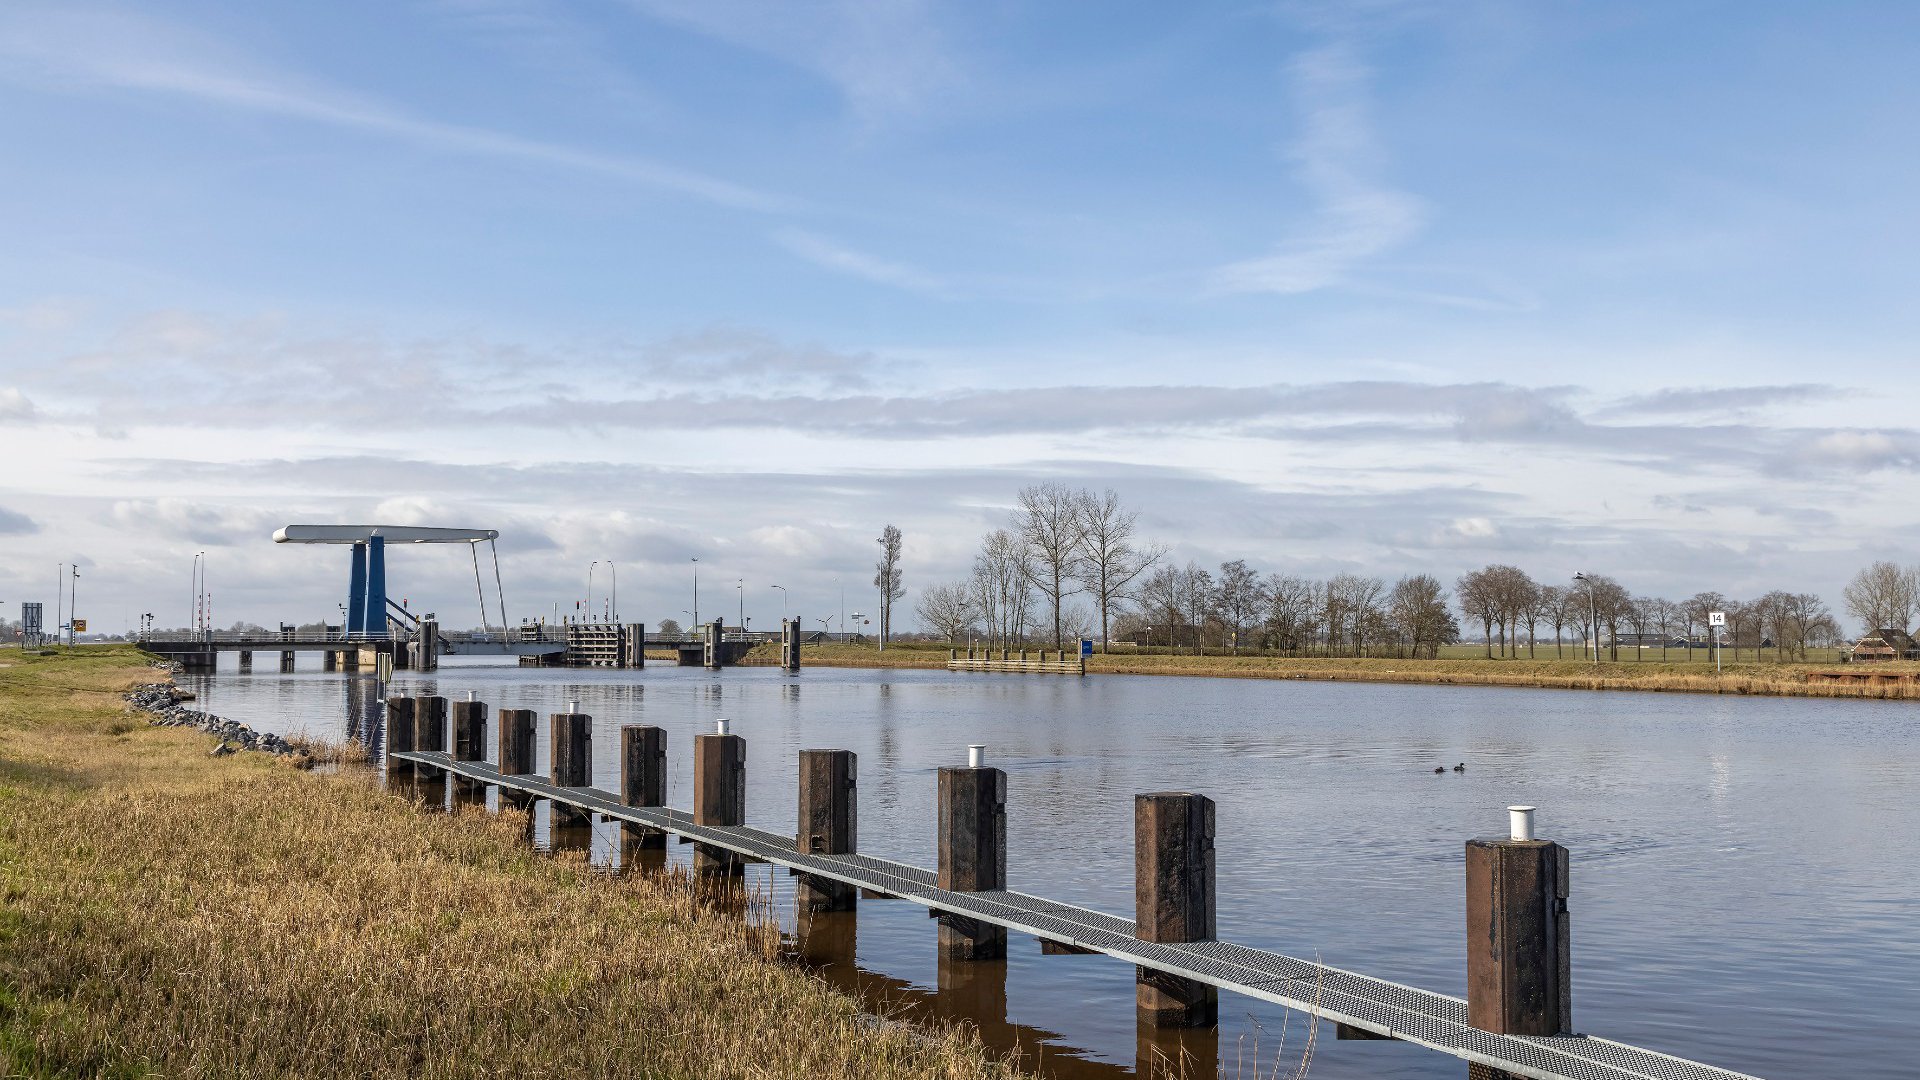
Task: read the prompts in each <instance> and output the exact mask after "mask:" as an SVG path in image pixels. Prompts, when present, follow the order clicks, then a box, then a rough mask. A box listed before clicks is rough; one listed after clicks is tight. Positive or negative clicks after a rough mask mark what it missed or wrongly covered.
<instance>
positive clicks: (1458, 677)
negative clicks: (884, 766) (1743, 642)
mask: <svg viewBox="0 0 1920 1080" xmlns="http://www.w3.org/2000/svg"><path fill="white" fill-rule="evenodd" d="M803 663H806V664H817V665H819V666H822V667H880V668H944V667H946V665H947V651H946V647H945V646H941V647H940V648H938V649H928V648H911V647H909V648H888V649H887V651H886V652H884V653H882V652H878V651H877V650H875V649H874V648H873V647H872V646H870V645H823V646H809V647H808V648H807V649H806V650H805V653H804V656H803ZM1834 670H1843V671H1845V670H1870V671H1872V672H1873V673H1876V674H1916V673H1920V663H1899V664H1873V665H1871V666H1870V667H1852V668H1850V667H1848V666H1845V665H1836V664H1776V663H1772V662H1768V663H1759V664H1755V663H1745V664H1727V665H1726V666H1725V669H1724V670H1723V671H1721V672H1719V673H1716V672H1715V671H1714V669H1713V666H1712V665H1711V664H1702V663H1697V662H1696V663H1661V662H1657V661H1631V660H1630V661H1619V662H1603V663H1601V664H1599V665H1598V666H1596V665H1594V664H1592V663H1589V662H1586V661H1581V660H1575V659H1561V660H1553V659H1538V660H1526V659H1512V660H1487V659H1473V660H1405V659H1384V658H1373V657H1358V658H1349V657H1276V656H1212V655H1209V656H1174V655H1167V654H1158V653H1157V654H1151V655H1142V654H1136V653H1114V654H1111V655H1102V654H1099V653H1095V654H1094V655H1093V656H1092V657H1090V658H1089V659H1088V660H1087V673H1088V674H1089V675H1094V674H1109V675H1188V676H1205V677H1212V678H1232V679H1327V680H1335V681H1351V682H1402V683H1436V684H1448V685H1460V686H1533V687H1546V688H1553V689H1565V690H1652V691H1665V692H1672V693H1698V694H1751V695H1766V696H1781V697H1837V698H1879V699H1891V700H1915V699H1920V683H1910V684H1883V685H1848V684H1839V683H1809V682H1807V673H1808V672H1809V671H1834Z"/></svg>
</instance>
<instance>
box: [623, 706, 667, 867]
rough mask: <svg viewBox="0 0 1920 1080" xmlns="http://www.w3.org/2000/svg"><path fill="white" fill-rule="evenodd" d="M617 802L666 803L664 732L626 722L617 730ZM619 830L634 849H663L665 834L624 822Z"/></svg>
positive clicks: (635, 804)
mask: <svg viewBox="0 0 1920 1080" xmlns="http://www.w3.org/2000/svg"><path fill="white" fill-rule="evenodd" d="M620 801H621V802H624V803H626V804H627V805H628V806H665V805H667V733H666V730H665V729H664V728H657V727H648V726H643V725H640V724H627V725H626V726H624V727H622V728H621V729H620ZM621 832H622V833H623V834H624V835H625V837H626V838H627V841H628V846H629V847H633V848H647V849H651V848H659V849H661V850H665V849H666V846H667V834H666V833H663V832H661V831H660V830H659V829H649V828H647V827H646V826H644V825H635V824H634V823H633V822H631V821H629V822H625V823H624V824H623V825H622V826H621Z"/></svg>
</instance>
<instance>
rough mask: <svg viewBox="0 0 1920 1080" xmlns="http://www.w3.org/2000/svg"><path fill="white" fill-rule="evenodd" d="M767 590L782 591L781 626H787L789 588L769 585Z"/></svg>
mask: <svg viewBox="0 0 1920 1080" xmlns="http://www.w3.org/2000/svg"><path fill="white" fill-rule="evenodd" d="M767 588H769V589H779V590H780V625H781V626H785V625H787V587H786V586H785V585H769V586H767Z"/></svg>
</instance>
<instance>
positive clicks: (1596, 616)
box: [1573, 571, 1600, 667]
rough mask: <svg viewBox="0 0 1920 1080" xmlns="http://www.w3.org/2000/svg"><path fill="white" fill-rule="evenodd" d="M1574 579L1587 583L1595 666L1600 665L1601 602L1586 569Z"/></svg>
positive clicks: (1588, 619) (1588, 615)
mask: <svg viewBox="0 0 1920 1080" xmlns="http://www.w3.org/2000/svg"><path fill="white" fill-rule="evenodd" d="M1573 580H1575V581H1584V582H1586V583H1587V626H1588V627H1589V630H1588V633H1590V634H1592V635H1593V666H1594V667H1599V666H1600V602H1599V601H1598V600H1597V599H1595V598H1594V595H1593V578H1592V577H1590V576H1588V575H1587V573H1586V572H1585V571H1581V572H1580V573H1577V574H1575V575H1573Z"/></svg>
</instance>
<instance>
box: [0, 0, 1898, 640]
mask: <svg viewBox="0 0 1920 1080" xmlns="http://www.w3.org/2000/svg"><path fill="white" fill-rule="evenodd" d="M1914 70H1920V7H1915V6H1914V5H1911V4H1902V3H1886V4H1866V3H1861V4H1849V3H1834V4H1821V5H1807V4H1795V3H1759V4H1755V3H1751V2H1742V3H1730V2H1729V3H1710V2H1689V0H1662V2H1658V3H1624V2H1607V3H1559V4H1550V5H1547V4H1537V3H1531V2H1525V0H1518V2H1492V0H1489V2H1480V0H1457V2H1433V3H1420V2H1404V3H1400V2H1390V0H1365V2H1356V3H1346V4H1335V3H1279V4H1254V3H1246V4H1241V3H1219V4H1213V3H1202V4H1186V5H1176V4H1161V3H1114V2H1100V3H1092V2H1081V3H1060V4H1013V3H1006V2H1002V0H972V2H966V3H953V4H941V3H921V2H916V0H869V2H864V3H854V2H836V0H821V2H817V3H797V2H754V0H580V2H577V3H559V2H546V0H381V2H378V3H373V2H354V0H339V2H333V3H328V4H289V3H268V4H260V3H232V2H205V0H181V2H177V3H170V4H166V5H152V4H125V5H114V4H95V3H90V2H87V0H58V2H51V3H40V2H36V0H9V2H8V3H6V4H4V5H0V147H4V150H0V454H3V455H4V462H5V464H4V465H0V611H3V612H5V613H6V614H7V615H9V616H17V615H18V607H17V604H18V602H19V601H22V600H38V601H43V602H46V603H47V604H48V607H49V609H50V610H51V608H52V606H53V604H52V601H53V595H52V594H53V588H54V581H55V579H56V576H57V574H58V573H59V567H60V565H61V564H62V563H70V564H75V565H77V566H78V567H79V569H80V573H81V581H80V583H79V603H80V614H81V615H83V616H87V617H89V621H90V623H91V624H92V626H93V628H94V629H102V630H108V631H118V630H120V629H121V628H123V627H125V626H127V625H130V624H132V623H134V622H135V621H136V620H137V618H138V616H139V614H141V613H144V612H149V611H150V612H153V613H155V616H156V619H157V621H158V622H159V623H160V624H161V625H181V624H184V623H185V622H186V621H187V620H188V618H189V613H188V608H189V604H190V599H191V595H192V593H191V584H190V583H191V574H192V566H193V561H194V557H195V555H196V554H197V553H200V552H205V553H206V564H207V567H208V584H209V587H210V589H211V591H212V592H213V594H214V602H215V619H216V621H217V622H218V623H220V624H222V625H225V624H227V623H229V622H231V621H235V620H243V619H244V620H250V621H256V622H260V623H263V624H266V625H272V624H273V623H275V622H277V621H280V620H287V621H311V620H314V619H319V618H322V617H331V618H333V619H335V620H337V618H338V610H337V605H338V604H339V603H340V602H342V601H343V600H344V593H345V588H346V582H345V578H346V569H347V567H346V561H347V560H346V554H345V552H344V551H343V550H342V549H339V548H318V547H296V546H284V545H274V544H272V543H271V542H270V537H271V534H272V531H273V530H274V529H275V528H277V527H279V526H281V525H285V524H290V523H316V524H320V523H368V524H424V525H445V526H460V527H475V528H495V529H499V530H500V532H501V539H500V543H499V550H500V554H501V558H502V566H503V571H504V581H505V594H506V600H507V613H508V615H509V616H510V617H511V619H512V621H516V622H517V621H519V620H520V619H523V618H530V617H535V616H550V615H551V614H553V613H555V612H559V613H562V614H565V613H568V612H570V611H571V609H572V607H573V605H574V604H575V602H577V601H580V600H582V599H583V598H584V597H586V596H587V595H588V592H587V574H588V571H589V567H590V565H591V564H593V563H595V562H598V563H601V564H603V565H602V566H601V567H599V568H597V575H596V580H595V585H594V593H595V594H596V600H595V602H596V604H600V605H603V606H604V604H605V602H606V599H605V597H604V594H605V593H606V592H607V584H608V577H609V575H608V574H607V573H606V572H605V569H604V564H605V563H607V562H612V563H613V564H614V565H615V567H616V568H617V569H616V570H615V574H616V575H617V577H618V583H619V587H620V595H619V603H620V608H621V615H622V617H623V618H624V619H626V620H628V621H646V622H648V623H655V622H657V621H659V620H660V619H662V618H673V619H676V620H679V621H681V622H686V621H688V617H687V615H686V614H685V613H686V612H687V611H689V610H690V609H691V608H692V607H693V606H694V597H693V591H692V578H693V574H692V571H693V563H692V560H694V559H698V560H699V567H700V574H701V593H700V603H701V604H702V606H703V608H704V610H703V615H704V616H706V617H709V618H710V617H711V616H712V615H713V614H717V613H718V610H717V609H724V610H725V611H727V612H729V613H737V611H738V610H739V608H740V607H744V609H745V613H746V614H747V615H749V616H752V617H754V618H755V620H756V622H758V623H759V624H760V625H769V624H770V623H771V622H772V621H773V620H775V619H777V618H778V617H779V614H780V604H781V597H782V596H783V595H784V596H785V597H786V599H787V603H788V610H789V611H790V612H791V613H792V614H795V615H801V616H804V617H806V618H807V619H808V620H809V625H816V623H815V622H814V620H817V619H819V618H821V617H823V616H830V615H837V614H838V613H839V612H840V611H841V610H843V609H842V604H843V600H842V594H843V592H844V595H845V600H844V604H845V609H846V610H859V611H866V612H871V610H872V606H873V599H874V598H873V592H874V590H873V588H872V585H871V581H872V577H873V561H874V559H875V558H876V557H877V555H878V548H877V545H876V544H875V542H874V541H875V538H876V537H878V536H879V534H880V530H881V528H882V527H883V526H884V525H885V524H888V523H893V524H897V525H898V526H899V527H900V528H901V529H902V530H903V532H904V533H905V536H906V542H905V563H904V567H905V580H906V584H907V588H908V598H907V600H906V601H905V602H904V603H903V605H902V616H901V618H900V620H899V621H900V623H901V624H902V625H903V626H904V625H911V624H912V622H913V620H912V619H911V617H910V611H911V608H912V605H913V600H914V598H915V597H917V595H918V593H919V590H920V589H921V588H924V587H926V586H928V585H932V584H936V583H940V582H944V581H949V580H953V579H956V578H958V577H959V576H961V575H963V574H964V573H965V572H966V568H967V566H968V564H969V562H970V560H971V558H972V554H973V552H974V550H975V548H976V547H977V545H978V542H979V538H980V536H981V535H982V533H983V532H985V531H986V530H989V529H992V528H995V527H997V526H999V525H1001V524H1004V522H1005V520H1006V518H1007V516H1008V512H1009V510H1010V508H1011V506H1012V505H1013V503H1014V500H1015V496H1016V493H1017V492H1018V490H1019V489H1020V488H1021V487H1022V486H1023V485H1027V484H1032V483H1040V482H1047V481H1055V482H1061V483H1065V484H1069V485H1073V486H1084V487H1087V488H1091V489H1105V488H1112V489H1114V490H1116V491H1118V492H1119V493H1120V494H1121V496H1122V497H1123V498H1124V499H1125V500H1126V501H1127V502H1128V503H1129V504H1130V505H1131V506H1133V507H1134V508H1136V509H1137V510H1139V511H1140V515H1141V517H1140V527H1141V531H1142V534H1143V536H1144V537H1145V538H1147V539H1149V540H1153V541H1159V542H1163V543H1165V544H1167V545H1169V548H1170V557H1171V558H1173V559H1174V560H1176V561H1179V562H1183V563H1184V562H1185V561H1187V560H1192V561H1195V562H1198V563H1200V564H1202V565H1214V564H1217V563H1219V562H1221V561H1224V560H1228V559H1236V558H1240V559H1246V560H1247V561H1248V562H1249V563H1251V564H1253V565H1254V566H1256V567H1258V568H1261V569H1263V570H1267V571H1276V572H1286V573H1296V574H1308V575H1328V574H1332V573H1338V572H1343V571H1354V572H1362V573H1370V574H1377V575H1381V576H1383V577H1386V578H1388V579H1389V580H1390V579H1392V578H1394V577H1397V576H1399V575H1401V574H1404V573H1414V572H1426V573H1433V574H1435V575H1437V576H1439V577H1441V578H1442V579H1443V580H1447V581H1451V580H1452V578H1453V577H1454V576H1455V575H1457V574H1459V573H1460V572H1462V571H1464V570H1467V569H1471V568H1473V567H1476V566H1479V565H1483V564H1485V563H1489V562H1501V563H1511V564H1514V565H1518V566H1520V567H1522V568H1524V569H1526V570H1528V571H1529V572H1530V573H1532V574H1533V575H1534V576H1535V577H1537V578H1539V579H1540V580H1543V581H1546V582H1558V581H1562V580H1565V579H1568V578H1570V577H1571V576H1572V574H1573V573H1574V572H1576V571H1582V570H1584V571H1588V572H1594V573H1606V574H1610V575H1612V576H1614V577H1616V578H1618V579H1620V580H1621V581H1622V582H1623V583H1624V584H1625V585H1626V586H1627V587H1628V588H1630V589H1632V590H1633V591H1635V592H1638V593H1645V594H1651V595H1665V596H1670V597H1684V596H1686V595H1690V594H1692V593H1694V592H1698V591H1702V590H1709V589H1710V590H1717V591H1720V592H1723V593H1726V594H1728V595H1730V596H1736V597H1739V596H1752V595H1757V594H1758V593H1760V592H1764V591H1767V590H1770V589H1774V588H1783V589H1788V590H1791V591H1808V592H1816V593H1819V594H1821V595H1822V596H1824V597H1826V598H1827V599H1828V600H1829V602H1830V603H1833V604H1834V606H1835V607H1836V609H1837V608H1838V607H1839V600H1840V589H1841V587H1842V586H1843V585H1844V583H1845V582H1846V580H1847V578H1848V577H1849V576H1851V574H1852V573H1853V572H1854V570H1855V569H1856V568H1858V567H1859V566H1861V565H1863V564H1864V563H1866V562H1868V561H1871V560H1873V559H1879V558H1891V559H1895V560H1899V561H1903V562H1910V561H1915V560H1916V558H1920V543H1916V540H1915V537H1916V530H1915V524H1916V520H1915V519H1916V510H1915V505H1916V500H1915V498H1914V495H1915V493H1916V483H1915V481H1916V475H1915V474H1916V470H1917V469H1920V429H1917V428H1916V424H1915V420H1914V417H1913V412H1914V403H1915V402H1916V400H1920V397H1917V396H1916V391H1920V365H1916V364H1915V362H1914V361H1915V356H1914V351H1915V345H1914V343H1915V341H1916V340H1917V338H1916V331H1917V330H1920V304H1916V303H1915V302H1914V301H1913V297H1914V295H1915V294H1916V292H1917V291H1920V290H1917V289H1916V286H1920V260H1915V259H1914V258H1913V257H1912V252H1913V251H1914V250H1915V249H1916V247H1917V246H1920V244H1917V243H1916V242H1917V241H1920V213H1917V212H1916V206H1917V204H1916V196H1915V194H1914V193H1915V192H1916V191H1920V139H1916V138H1915V121H1914V119H1913V118H1914V117H1915V116H1916V115H1920V100H1916V99H1920V83H1916V82H1915V81H1914V80H1913V79H1912V78H1911V73H1912V72H1913V71H1914ZM390 576H391V584H392V587H393V589H392V591H393V592H394V593H395V595H396V596H407V597H408V598H409V602H410V604H412V605H413V606H415V607H418V608H421V609H434V610H437V611H439V612H440V613H441V615H442V619H443V621H446V622H448V623H449V624H451V625H477V624H478V623H479V621H480V613H479V610H478V606H477V602H476V601H474V600H473V599H471V597H472V591H471V584H472V582H471V576H472V570H471V567H470V565H469V563H468V560H467V556H466V553H465V552H464V551H460V550H459V549H457V548H452V549H449V548H419V549H410V550H407V551H404V552H400V553H397V554H396V555H395V556H394V558H393V559H392V560H391V566H390ZM774 585H782V586H785V587H786V592H785V593H784V594H783V593H781V592H780V591H778V590H775V589H773V588H772V586H774ZM490 617H491V619H492V620H493V621H494V622H498V621H499V614H498V612H497V611H494V612H492V613H491V616H490Z"/></svg>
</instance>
